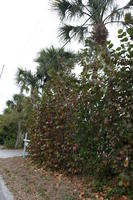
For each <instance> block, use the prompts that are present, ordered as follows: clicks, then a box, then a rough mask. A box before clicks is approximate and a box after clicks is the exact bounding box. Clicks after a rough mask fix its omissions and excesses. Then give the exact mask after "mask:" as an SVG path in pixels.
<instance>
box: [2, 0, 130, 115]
mask: <svg viewBox="0 0 133 200" xmlns="http://www.w3.org/2000/svg"><path fill="white" fill-rule="evenodd" d="M117 2H118V3H119V5H121V6H122V5H124V4H126V3H127V2H128V0H117ZM58 28H59V18H58V16H57V14H56V13H55V12H52V11H51V8H50V0H0V72H1V69H2V66H3V65H5V68H4V71H3V75H2V78H1V79H0V113H1V112H2V110H3V109H4V108H5V103H6V101H7V100H9V99H11V98H12V96H13V94H15V93H17V92H19V88H18V87H17V86H16V84H15V74H16V71H17V68H18V67H19V66H21V67H23V68H24V69H31V70H35V67H36V63H34V61H33V60H34V59H35V58H36V57H37V52H39V51H40V49H42V48H47V47H50V46H51V45H54V46H55V47H61V46H62V45H63V44H62V43H61V42H60V41H59V39H58V38H57V30H58ZM110 30H111V34H110V38H111V39H112V40H113V41H114V42H115V40H117V39H116V35H117V28H116V27H111V28H110ZM71 47H72V48H73V49H75V48H76V50H78V47H79V48H80V45H79V46H77V44H75V43H73V45H72V46H71V45H70V44H69V45H67V48H69V49H70V48H71Z"/></svg>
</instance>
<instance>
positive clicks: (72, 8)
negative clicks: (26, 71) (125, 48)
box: [52, 0, 133, 45]
mask: <svg viewBox="0 0 133 200" xmlns="http://www.w3.org/2000/svg"><path fill="white" fill-rule="evenodd" d="M131 6H133V0H130V1H129V3H128V4H127V5H126V6H124V7H123V8H119V7H118V5H116V3H115V0H86V1H85V3H83V0H53V1H52V7H53V9H54V10H56V11H57V12H58V14H59V16H60V19H61V22H63V25H62V27H61V28H60V30H59V31H60V34H59V36H60V37H61V38H63V39H64V40H65V41H70V40H71V38H73V37H76V38H77V37H78V38H79V39H80V40H84V38H85V37H86V36H87V37H88V36H89V33H90V35H91V39H93V40H94V41H95V42H96V43H98V44H101V45H104V44H105V41H106V39H107V37H108V30H107V28H106V25H108V24H110V23H123V22H124V21H122V20H121V19H122V17H123V15H124V12H125V11H126V10H129V9H130V8H131ZM73 19H76V21H78V23H77V25H76V26H74V25H73V24H66V20H73ZM80 20H81V21H83V20H84V23H82V24H81V23H79V22H80ZM74 22H75V21H73V23H74Z"/></svg>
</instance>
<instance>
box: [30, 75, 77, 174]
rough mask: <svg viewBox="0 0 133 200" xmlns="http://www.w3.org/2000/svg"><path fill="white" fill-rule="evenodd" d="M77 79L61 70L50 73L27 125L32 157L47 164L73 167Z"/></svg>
mask: <svg viewBox="0 0 133 200" xmlns="http://www.w3.org/2000/svg"><path fill="white" fill-rule="evenodd" d="M76 85H77V83H76V80H75V78H73V77H69V76H68V77H67V76H66V75H64V74H63V72H61V74H60V73H58V74H57V73H55V74H53V75H52V80H51V81H50V82H49V83H48V84H47V86H46V87H45V90H44V94H43V97H42V100H41V105H40V108H39V109H38V110H35V112H34V116H33V123H32V126H31V128H30V135H31V143H30V147H29V151H30V153H31V156H32V158H33V159H34V160H35V161H37V162H40V163H41V164H45V165H46V166H48V167H50V168H56V169H67V170H69V171H73V170H74V165H75V161H74V158H75V156H74V154H75V146H74V145H75V112H76V111H77V106H78V104H77V91H76V87H77V86H76Z"/></svg>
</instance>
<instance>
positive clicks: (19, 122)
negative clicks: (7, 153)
mask: <svg viewBox="0 0 133 200" xmlns="http://www.w3.org/2000/svg"><path fill="white" fill-rule="evenodd" d="M21 135H22V131H21V120H20V119H19V120H18V132H17V139H16V143H15V149H16V148H17V147H18V146H19V143H20V139H21Z"/></svg>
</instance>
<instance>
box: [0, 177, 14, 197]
mask: <svg viewBox="0 0 133 200" xmlns="http://www.w3.org/2000/svg"><path fill="white" fill-rule="evenodd" d="M0 200H14V197H13V195H12V193H11V192H10V191H9V190H8V188H7V187H6V185H5V183H4V180H3V178H2V176H0Z"/></svg>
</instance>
